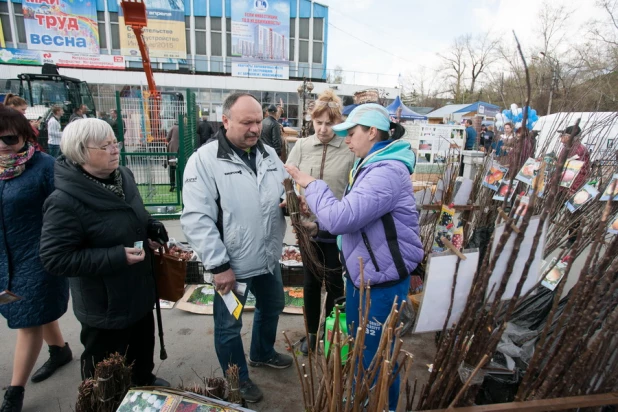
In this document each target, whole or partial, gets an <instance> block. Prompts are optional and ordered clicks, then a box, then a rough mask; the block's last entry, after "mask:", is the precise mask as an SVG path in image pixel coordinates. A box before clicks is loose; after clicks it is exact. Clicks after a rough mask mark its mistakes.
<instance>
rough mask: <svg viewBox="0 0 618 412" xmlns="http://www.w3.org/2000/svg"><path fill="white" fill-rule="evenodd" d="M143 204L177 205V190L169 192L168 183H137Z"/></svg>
mask: <svg viewBox="0 0 618 412" xmlns="http://www.w3.org/2000/svg"><path fill="white" fill-rule="evenodd" d="M137 189H138V190H139V194H140V195H141V197H142V201H143V202H144V205H146V206H149V205H166V204H167V205H178V204H179V202H178V196H177V191H178V188H176V190H174V191H173V192H170V186H169V185H137Z"/></svg>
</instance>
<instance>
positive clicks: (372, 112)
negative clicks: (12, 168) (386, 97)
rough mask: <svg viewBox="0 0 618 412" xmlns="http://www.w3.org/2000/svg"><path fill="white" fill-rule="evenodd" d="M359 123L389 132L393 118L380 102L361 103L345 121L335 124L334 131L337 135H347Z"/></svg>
mask: <svg viewBox="0 0 618 412" xmlns="http://www.w3.org/2000/svg"><path fill="white" fill-rule="evenodd" d="M358 125H361V126H367V127H375V128H376V129H378V130H384V131H385V132H388V131H390V130H391V119H390V116H389V114H388V111H387V110H386V109H385V108H384V107H382V106H380V105H379V104H375V103H366V104H361V105H360V106H358V107H356V108H355V109H354V110H352V112H351V113H350V115H349V116H348V118H347V119H346V121H345V122H343V123H341V124H338V125H336V126H333V131H334V132H335V134H336V135H337V136H347V135H348V130H349V129H351V128H353V127H355V126H358Z"/></svg>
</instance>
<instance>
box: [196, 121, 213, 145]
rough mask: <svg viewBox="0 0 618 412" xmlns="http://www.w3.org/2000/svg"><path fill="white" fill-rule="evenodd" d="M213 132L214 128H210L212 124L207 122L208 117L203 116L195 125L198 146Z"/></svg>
mask: <svg viewBox="0 0 618 412" xmlns="http://www.w3.org/2000/svg"><path fill="white" fill-rule="evenodd" d="M214 133H215V130H214V129H213V128H212V125H211V124H210V123H209V122H208V117H206V116H203V117H202V121H201V122H200V123H199V124H198V125H197V136H198V137H199V139H200V146H202V145H203V144H204V143H206V142H207V141H208V140H209V139H210V138H211V137H212V135H213V134H214Z"/></svg>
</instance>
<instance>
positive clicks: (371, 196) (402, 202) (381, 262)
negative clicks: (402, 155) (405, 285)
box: [305, 160, 423, 287]
mask: <svg viewBox="0 0 618 412" xmlns="http://www.w3.org/2000/svg"><path fill="white" fill-rule="evenodd" d="M357 174H358V177H357V178H356V181H355V182H354V186H353V187H352V190H351V191H350V192H349V193H348V194H347V195H345V196H344V197H343V199H342V200H341V201H339V200H337V198H336V197H335V196H334V195H333V193H332V192H331V191H330V189H329V188H328V186H327V185H326V183H324V181H322V180H317V181H315V182H313V183H311V184H309V186H307V189H306V191H305V195H306V198H307V204H308V205H309V207H310V208H311V210H312V211H313V212H314V213H315V215H316V217H317V220H318V221H319V225H320V230H327V231H329V232H330V233H332V234H337V235H342V236H341V237H340V239H339V240H340V241H339V242H338V243H339V247H340V250H342V251H343V256H344V258H345V261H346V266H347V270H348V273H349V276H350V278H351V280H352V282H354V285H356V287H359V286H360V263H359V259H358V258H359V257H362V258H363V263H364V267H365V270H364V278H365V282H370V284H371V285H379V284H381V283H385V282H391V281H396V280H398V279H399V274H398V273H397V269H396V267H395V264H394V263H393V258H392V255H391V252H390V250H389V248H388V244H387V242H386V234H385V232H384V225H383V224H382V221H381V217H382V216H383V215H385V214H387V213H389V212H390V213H391V215H392V216H393V219H394V222H395V227H396V231H397V239H398V243H399V249H400V251H401V255H402V257H403V260H404V262H405V264H406V269H407V270H408V273H410V272H412V271H413V270H414V269H415V268H416V266H417V265H418V264H419V263H420V262H421V261H422V260H423V245H422V243H421V240H420V230H419V224H418V212H417V211H416V205H415V202H414V192H413V190H412V182H411V181H410V171H409V169H408V167H407V166H406V165H405V164H404V163H402V162H400V161H398V160H384V161H377V162H375V163H369V164H367V165H366V166H363V167H362V168H361V169H360V170H359V171H358V173H357ZM363 232H364V233H365V234H366V237H367V240H368V243H369V247H370V248H371V250H372V252H373V257H374V259H375V262H376V263H377V266H378V268H377V269H376V266H375V264H374V259H372V257H371V256H370V253H369V250H368V248H367V245H366V244H365V241H364V240H363V235H362V233H363ZM378 269H379V270H378Z"/></svg>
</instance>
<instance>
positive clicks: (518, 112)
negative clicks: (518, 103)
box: [516, 107, 524, 115]
mask: <svg viewBox="0 0 618 412" xmlns="http://www.w3.org/2000/svg"><path fill="white" fill-rule="evenodd" d="M523 112H524V110H523V109H522V108H521V107H518V108H517V113H516V114H517V115H520V114H522V113H523Z"/></svg>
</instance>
